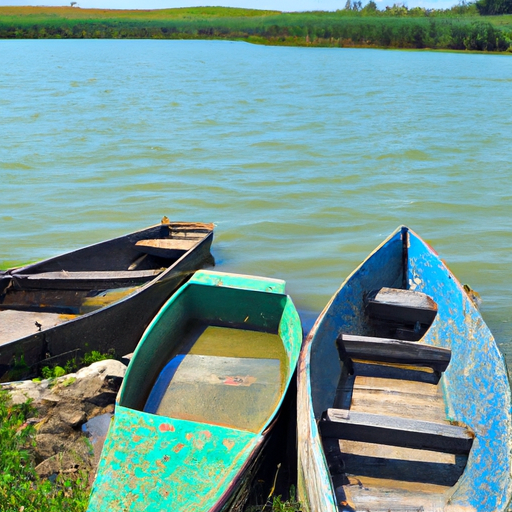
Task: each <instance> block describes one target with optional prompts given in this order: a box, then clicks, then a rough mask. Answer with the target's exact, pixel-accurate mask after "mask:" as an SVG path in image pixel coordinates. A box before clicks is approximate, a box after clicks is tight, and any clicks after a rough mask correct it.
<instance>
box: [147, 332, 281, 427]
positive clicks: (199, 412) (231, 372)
mask: <svg viewBox="0 0 512 512" xmlns="http://www.w3.org/2000/svg"><path fill="white" fill-rule="evenodd" d="M286 370H287V357H286V353H285V350H284V347H283V343H282V340H281V338H280V337H279V336H278V335H277V334H270V333H265V332H257V331H249V330H242V329H234V328H229V327H219V326H212V325H206V326H205V325H194V326H193V327H192V328H191V329H189V330H188V331H187V334H186V337H185V342H184V344H183V348H182V349H181V350H180V353H178V354H177V355H176V356H175V357H173V358H172V359H171V360H170V361H169V362H168V363H167V365H166V366H165V367H164V369H163V370H162V371H161V372H160V375H159V376H158V378H157V380H156V382H155V385H154V386H153V389H152V391H151V393H150V395H149V398H148V400H147V402H146V406H145V408H144V410H145V412H150V413H153V414H158V415H162V416H168V417H172V418H178V419H184V420H191V421H197V422H201V423H210V424H215V425H223V426H228V427H231V428H236V429H240V430H248V431H251V432H258V431H260V430H261V428H262V427H263V426H264V425H265V423H266V422H267V420H268V418H269V416H270V415H271V414H272V412H273V411H274V409H275V408H276V406H277V404H278V402H279V400H280V398H281V395H282V393H283V389H284V383H285V377H286Z"/></svg>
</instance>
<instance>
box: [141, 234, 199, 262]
mask: <svg viewBox="0 0 512 512" xmlns="http://www.w3.org/2000/svg"><path fill="white" fill-rule="evenodd" d="M202 239H203V237H189V238H179V239H178V238H155V239H148V240H139V241H138V242H137V243H136V244H135V247H136V248H137V250H138V251H140V252H143V253H145V254H151V255H152V256H158V257H161V258H176V257H179V256H180V255H181V254H185V253H186V252H187V251H189V250H190V249H192V247H194V245H196V244H197V243H198V242H200V241H201V240H202Z"/></svg>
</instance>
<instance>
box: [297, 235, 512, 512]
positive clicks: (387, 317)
mask: <svg viewBox="0 0 512 512" xmlns="http://www.w3.org/2000/svg"><path fill="white" fill-rule="evenodd" d="M511 443H512V428H511V393H510V385H509V380H508V375H507V370H506V367H505V362H504V359H503V356H502V355H501V353H500V352H499V350H498V348H497V345H496V343H495V341H494V339H493V337H492V334H491V333H490V331H489V329H488V327H487V326H486V324H485V323H484V321H483V319H482V317H481V316H480V313H479V312H478V310H477V308H476V307H475V304H474V302H473V298H472V297H471V296H470V295H469V294H468V293H467V291H466V290H465V288H464V287H463V286H462V285H461V284H460V283H459V282H458V281H457V279H456V278H455V277H454V275H453V274H452V273H451V272H450V271H449V270H448V268H447V267H446V266H445V265H444V263H443V262H442V261H441V260H440V259H439V257H438V255H437V254H436V253H435V252H434V250H433V249H432V248H430V247H429V246H428V245H427V244H426V243H425V242H423V241H422V240H421V239H420V238H419V237H418V236H417V235H416V234H415V233H414V232H413V231H411V230H409V229H408V228H406V227H401V228H399V229H398V230H397V231H396V232H394V233H393V234H392V235H391V236H390V237H389V238H388V239H387V240H386V241H385V242H383V243H382V244H381V245H380V246H379V247H378V248H377V249H376V250H375V251H374V252H373V253H372V254H371V255H370V256H369V257H368V258H367V259H366V260H365V261H364V262H363V263H362V264H361V265H360V266H359V267H358V268H357V269H356V270H355V271H354V272H353V273H352V275H351V276H350V277H349V278H348V279H347V280H346V281H345V282H344V283H343V285H342V286H341V288H340V289H339V290H338V292H337V293H336V294H335V295H334V297H333V298H332V299H331V301H330V302H329V304H328V305H327V306H326V308H325V309H324V311H323V312H322V314H321V315H320V317H319V318H318V320H317V321H316V323H315V325H314V327H313V329H312V330H311V332H310V333H309V335H308V336H307V339H306V341H305V344H304V347H303V351H302V353H301V357H300V361H299V368H298V458H299V460H298V462H299V481H298V488H299V497H300V499H301V501H302V503H303V505H304V507H305V509H306V510H309V511H318V512H320V511H322V512H333V511H353V510H357V511H368V512H398V511H400V512H405V511H411V512H412V511H417V512H420V511H421V512H430V511H436V512H437V511H451V512H471V511H475V512H476V511H479V512H482V511H486V512H487V511H489V512H490V511H493V512H496V511H504V510H506V509H507V505H508V503H509V502H510V499H511V495H512V479H511Z"/></svg>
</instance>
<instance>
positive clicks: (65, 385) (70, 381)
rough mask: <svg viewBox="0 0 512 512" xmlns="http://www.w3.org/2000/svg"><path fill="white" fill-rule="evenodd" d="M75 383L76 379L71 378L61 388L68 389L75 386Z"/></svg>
mask: <svg viewBox="0 0 512 512" xmlns="http://www.w3.org/2000/svg"><path fill="white" fill-rule="evenodd" d="M75 381H76V377H69V378H68V379H66V380H65V381H64V382H63V383H62V384H61V386H62V387H64V388H67V387H68V386H71V384H73V382H75Z"/></svg>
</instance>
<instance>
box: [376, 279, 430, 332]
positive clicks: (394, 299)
mask: <svg viewBox="0 0 512 512" xmlns="http://www.w3.org/2000/svg"><path fill="white" fill-rule="evenodd" d="M366 310H367V312H368V315H369V316H370V318H373V319H377V320H384V321H388V322H398V323H402V324H410V325H415V324H416V323H417V322H418V323H419V324H422V325H430V324H431V323H432V322H433V321H434V318H435V317H436V315H437V304H436V303H435V302H434V300H433V299H432V298H431V297H429V296H428V295H426V294H424V293H421V292H416V291H413V290H402V289H398V288H385V287H384V288H381V289H380V290H379V291H378V292H376V293H375V294H372V295H370V297H369V299H368V300H367V304H366Z"/></svg>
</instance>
